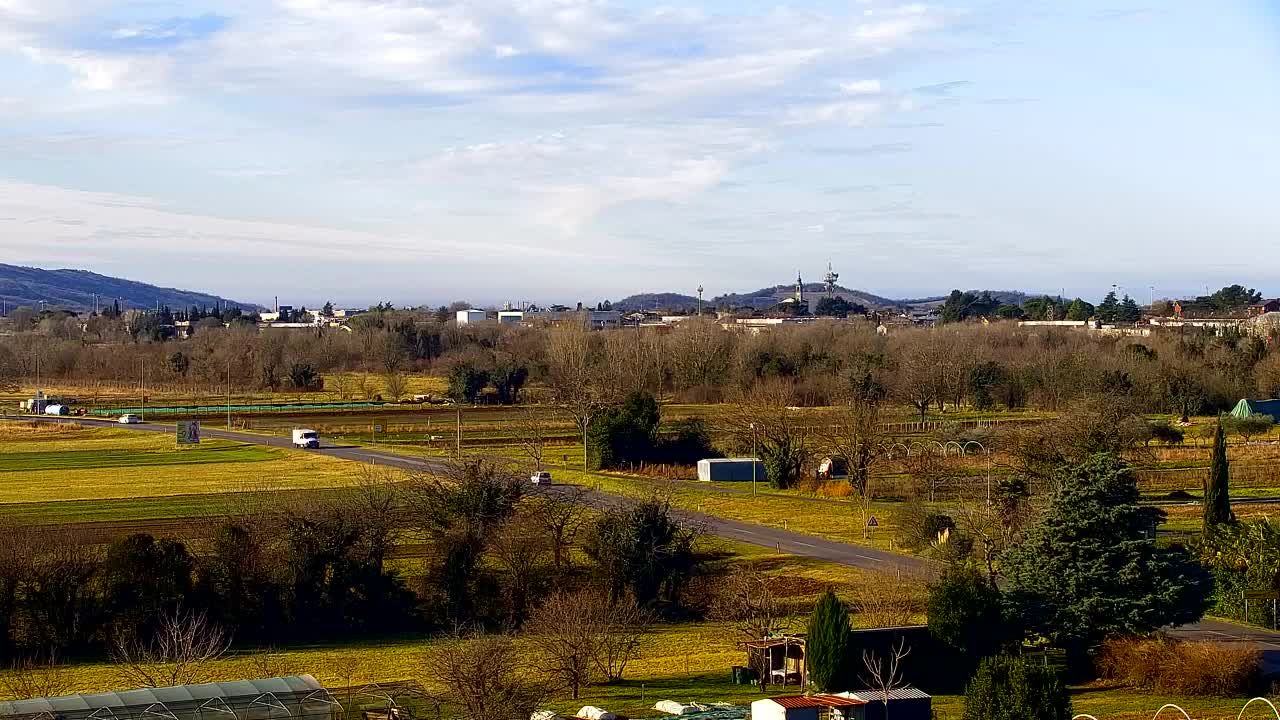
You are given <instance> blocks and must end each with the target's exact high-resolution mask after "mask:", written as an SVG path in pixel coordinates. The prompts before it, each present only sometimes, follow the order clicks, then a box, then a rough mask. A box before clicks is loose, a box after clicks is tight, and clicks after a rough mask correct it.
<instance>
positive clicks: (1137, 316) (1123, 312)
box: [1116, 295, 1142, 322]
mask: <svg viewBox="0 0 1280 720" xmlns="http://www.w3.org/2000/svg"><path fill="white" fill-rule="evenodd" d="M1116 317H1117V319H1119V320H1123V321H1125V322H1138V321H1139V320H1141V319H1142V308H1141V307H1139V306H1138V303H1137V301H1135V300H1134V299H1133V298H1131V297H1129V296H1128V295H1125V296H1124V299H1123V300H1121V301H1120V307H1119V308H1118V310H1117V316H1116Z"/></svg>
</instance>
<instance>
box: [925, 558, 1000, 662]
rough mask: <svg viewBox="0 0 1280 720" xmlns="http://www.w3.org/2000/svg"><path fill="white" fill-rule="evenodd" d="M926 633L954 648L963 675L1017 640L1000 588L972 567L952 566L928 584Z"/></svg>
mask: <svg viewBox="0 0 1280 720" xmlns="http://www.w3.org/2000/svg"><path fill="white" fill-rule="evenodd" d="M928 614H929V635H931V636H932V637H933V638H934V639H936V640H938V641H939V642H941V643H943V644H944V645H946V646H948V647H949V648H951V649H952V650H954V651H955V652H956V653H957V654H958V655H959V657H960V658H961V659H962V661H963V664H964V665H965V667H964V668H961V671H962V672H964V673H965V674H966V675H967V674H968V673H970V672H972V671H973V669H974V668H976V667H977V665H978V662H979V661H980V660H981V659H982V658H984V657H989V656H991V655H996V654H998V653H999V652H1000V651H1001V650H1003V649H1004V647H1005V646H1006V645H1009V644H1010V643H1011V642H1012V641H1014V640H1015V639H1016V634H1015V633H1014V632H1013V631H1012V630H1011V627H1010V625H1011V623H1009V622H1008V621H1007V620H1006V619H1005V612H1004V598H1003V597H1002V596H1001V594H1000V590H999V589H998V588H996V587H995V586H994V585H992V584H991V583H989V582H987V580H986V579H985V578H983V577H982V576H981V575H979V574H978V573H977V572H975V571H974V570H970V569H965V568H960V569H953V570H951V571H949V572H947V573H946V574H944V575H943V576H942V578H941V579H940V580H939V581H938V582H937V583H936V584H934V585H931V586H929V605H928Z"/></svg>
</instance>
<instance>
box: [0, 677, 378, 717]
mask: <svg viewBox="0 0 1280 720" xmlns="http://www.w3.org/2000/svg"><path fill="white" fill-rule="evenodd" d="M388 702H390V700H389V699H388ZM343 715H344V709H343V707H342V705H341V704H340V703H339V702H338V701H337V699H336V698H335V697H334V696H332V695H330V693H329V691H328V690H326V689H325V688H324V687H323V686H321V685H320V683H319V682H317V681H316V679H315V678H313V677H312V676H310V675H296V676H292V677H278V678H269V679H265V680H239V681H234V682H219V683H204V684H200V685H180V686H177V687H165V688H144V689H139V690H125V691H122V692H109V693H94V694H84V695H65V696H62V697H52V698H37V699H33V700H11V701H3V702H0V717H4V718H5V720H9V718H18V719H20V720H279V719H282V718H299V719H310V720H338V719H339V718H342V717H343Z"/></svg>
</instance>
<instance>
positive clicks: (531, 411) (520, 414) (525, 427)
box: [511, 405, 553, 470]
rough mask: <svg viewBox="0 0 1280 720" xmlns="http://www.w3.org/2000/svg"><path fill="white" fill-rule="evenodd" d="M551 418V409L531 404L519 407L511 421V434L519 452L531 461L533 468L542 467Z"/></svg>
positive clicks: (539, 468)
mask: <svg viewBox="0 0 1280 720" xmlns="http://www.w3.org/2000/svg"><path fill="white" fill-rule="evenodd" d="M552 419H553V416H552V411H551V410H549V409H547V410H544V409H541V408H537V407H534V406H531V405H525V406H523V407H521V408H520V409H519V410H518V411H517V412H516V415H515V418H514V419H513V420H512V421H511V436H512V439H514V440H515V442H516V445H517V446H518V447H519V448H520V452H521V453H523V454H524V455H525V456H526V457H528V458H529V461H530V462H532V463H533V469H534V470H541V469H542V462H543V458H544V457H545V453H546V449H547V434H548V433H547V430H548V424H549V421H550V420H552Z"/></svg>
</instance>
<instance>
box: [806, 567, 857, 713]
mask: <svg viewBox="0 0 1280 720" xmlns="http://www.w3.org/2000/svg"><path fill="white" fill-rule="evenodd" d="M849 635H850V629H849V610H848V609H847V608H845V606H844V603H842V602H840V599H839V598H837V597H836V595H835V593H833V592H831V591H830V590H827V591H826V592H824V593H822V596H821V597H819V598H818V604H817V605H815V606H814V608H813V615H811V616H809V632H808V636H807V637H806V648H805V656H806V660H807V662H808V663H809V680H810V682H812V683H813V684H814V685H816V686H817V687H818V689H819V690H822V691H824V692H836V691H839V690H846V689H847V688H845V687H844V685H845V684H846V683H847V682H848V679H849V669H850V667H849Z"/></svg>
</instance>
